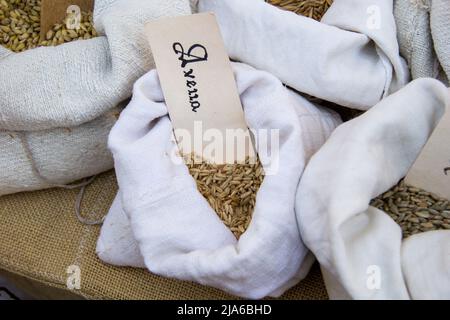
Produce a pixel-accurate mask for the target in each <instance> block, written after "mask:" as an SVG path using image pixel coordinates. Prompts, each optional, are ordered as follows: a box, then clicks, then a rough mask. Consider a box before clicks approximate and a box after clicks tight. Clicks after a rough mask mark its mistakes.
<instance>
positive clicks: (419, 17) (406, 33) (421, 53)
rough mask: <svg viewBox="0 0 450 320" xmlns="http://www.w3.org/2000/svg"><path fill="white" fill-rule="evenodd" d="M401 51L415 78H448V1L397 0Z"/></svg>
mask: <svg viewBox="0 0 450 320" xmlns="http://www.w3.org/2000/svg"><path fill="white" fill-rule="evenodd" d="M394 14H395V20H396V23H397V27H398V41H399V44H400V52H401V53H402V55H403V56H404V57H405V59H406V60H407V61H408V64H409V67H410V68H411V75H412V77H413V78H414V79H416V78H423V77H432V78H438V79H440V80H442V81H443V82H444V83H447V84H448V82H449V79H450V42H449V37H450V1H448V0H433V1H431V0H396V1H395V10H394Z"/></svg>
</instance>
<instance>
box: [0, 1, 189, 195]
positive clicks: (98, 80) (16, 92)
mask: <svg viewBox="0 0 450 320" xmlns="http://www.w3.org/2000/svg"><path fill="white" fill-rule="evenodd" d="M95 4H96V7H95V12H94V18H95V27H96V29H97V31H98V32H99V34H100V35H101V36H100V37H97V38H95V39H91V40H79V41H75V42H71V43H67V44H64V45H60V46H57V47H42V48H36V49H33V50H28V51H26V52H23V53H12V52H10V51H8V50H7V49H5V48H3V47H1V46H0V195H3V194H7V193H13V192H18V191H29V190H36V189H42V188H48V187H52V186H54V185H57V184H67V183H70V182H72V181H74V180H78V179H81V178H84V177H86V176H90V175H94V174H97V173H100V172H102V171H105V170H109V169H111V168H112V165H113V160H112V157H111V154H110V153H109V151H108V150H107V147H106V142H107V136H108V134H109V130H110V129H111V127H112V125H113V124H114V123H115V121H116V117H115V116H114V114H117V113H118V112H119V111H120V110H118V109H116V107H117V106H118V104H119V103H121V102H122V101H124V100H126V99H127V98H129V97H130V96H131V93H132V86H133V83H134V82H135V81H136V80H137V79H138V78H139V77H141V76H142V75H143V74H144V73H145V72H147V71H148V70H150V69H151V68H153V67H154V62H153V58H152V56H151V53H150V49H149V46H148V43H147V40H146V39H145V36H144V32H143V31H144V23H145V22H147V21H149V20H152V19H156V18H160V17H165V16H175V15H180V14H189V13H190V5H189V1H188V0H169V1H168V0H152V1H139V0H126V1H125V0H97V1H95ZM19 136H20V137H25V139H26V140H27V143H25V144H24V143H22V142H23V141H21V140H22V139H19V138H18V137H19ZM26 145H29V148H26ZM27 149H29V150H27ZM30 151H31V152H30ZM30 153H31V157H30ZM37 172H40V173H39V174H38V173H37Z"/></svg>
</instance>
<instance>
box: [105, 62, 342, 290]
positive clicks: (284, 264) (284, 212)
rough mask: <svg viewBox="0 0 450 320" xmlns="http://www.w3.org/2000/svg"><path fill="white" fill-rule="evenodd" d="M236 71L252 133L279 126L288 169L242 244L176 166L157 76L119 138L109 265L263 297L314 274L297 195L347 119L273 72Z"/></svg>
mask: <svg viewBox="0 0 450 320" xmlns="http://www.w3.org/2000/svg"><path fill="white" fill-rule="evenodd" d="M233 68H234V71H235V77H236V82H237V87H238V91H239V93H240V97H241V100H242V104H243V106H244V112H245V117H246V120H247V123H248V125H249V127H250V128H251V129H279V130H280V143H279V146H280V150H279V161H280V163H279V169H278V171H277V172H276V173H275V174H271V175H267V176H266V177H265V180H264V182H263V184H262V186H261V188H260V190H259V192H258V194H257V199H256V207H255V211H254V214H253V218H252V221H251V224H250V226H249V228H248V230H247V231H246V232H245V233H244V234H243V235H242V236H241V238H240V239H239V241H237V240H236V238H235V237H234V235H233V234H232V233H231V231H230V230H229V229H228V228H227V227H226V226H225V225H224V224H223V222H222V221H221V220H220V219H219V218H218V216H217V214H216V213H215V212H214V210H213V209H212V208H211V207H210V206H209V205H208V203H207V201H206V200H205V199H204V198H203V197H202V195H201V194H200V193H199V191H198V190H197V186H196V183H195V181H194V179H193V178H192V177H191V176H190V174H189V171H188V169H187V167H186V165H185V164H184V163H181V164H178V165H176V164H174V163H173V161H172V160H171V157H170V154H172V152H171V150H172V149H173V147H174V142H173V141H172V139H171V137H172V125H171V122H170V120H169V118H168V115H167V108H166V105H165V103H164V99H163V93H162V91H161V87H160V84H159V81H158V77H157V74H156V72H155V71H152V72H150V73H149V74H147V75H145V76H144V77H143V78H141V79H140V80H139V81H138V82H136V84H135V87H134V95H133V99H132V101H131V103H130V105H129V106H128V107H127V108H126V109H125V110H124V111H123V113H122V114H121V116H120V119H119V120H118V122H117V124H116V125H115V126H114V128H113V129H112V131H111V134H110V138H109V146H110V149H111V151H112V152H113V155H114V160H115V165H116V172H117V178H118V182H119V187H120V192H119V195H118V196H117V198H116V201H115V203H114V205H113V207H112V208H111V211H110V212H109V214H108V217H107V218H106V221H105V223H104V225H103V227H102V231H101V235H100V238H99V240H98V245H97V253H98V255H99V257H100V259H102V260H103V261H105V262H108V263H112V264H116V265H122V266H123V265H129V266H143V265H144V264H145V266H146V267H147V268H148V269H149V270H150V271H151V272H153V273H156V274H159V275H162V276H166V277H173V278H177V279H181V280H189V281H195V282H198V283H200V284H204V285H209V286H213V287H216V288H220V289H223V290H224V291H227V292H229V293H231V294H234V295H238V296H242V297H247V298H255V299H257V298H262V297H265V296H268V295H271V296H279V295H281V294H282V293H283V292H284V291H285V290H287V289H289V288H290V287H292V286H293V285H295V284H296V283H297V282H298V281H299V280H301V279H302V278H303V277H305V276H306V274H307V272H308V271H309V268H310V266H311V264H312V262H313V261H314V259H313V257H312V255H310V254H309V253H308V250H307V249H306V248H305V247H304V246H303V244H302V241H301V238H300V234H299V231H298V227H297V224H296V218H295V213H294V200H295V192H296V188H297V185H298V182H299V179H300V176H301V174H302V172H303V169H304V166H305V164H306V161H307V160H308V159H309V157H311V155H312V154H313V153H314V152H315V151H316V150H317V149H318V148H319V147H320V146H321V145H322V144H323V143H324V142H325V140H326V139H327V137H328V136H329V134H330V133H331V132H332V130H333V129H334V128H335V127H336V126H337V125H338V124H339V123H340V118H339V116H337V115H336V114H335V113H333V112H331V111H327V110H326V109H323V108H320V107H316V106H314V105H313V104H311V103H310V102H308V101H307V100H306V99H304V98H303V97H301V96H299V95H298V94H296V93H294V92H293V91H290V90H289V89H287V88H285V87H284V86H283V84H282V83H281V82H280V81H279V80H277V79H276V78H275V77H273V76H272V75H270V74H268V73H266V72H262V71H257V70H255V69H253V68H251V67H249V66H246V65H242V64H234V65H233ZM256 140H257V141H258V136H257V135H256ZM257 145H258V144H257ZM269 153H270V151H269ZM263 165H264V163H263ZM120 203H122V205H121V204H120ZM122 208H123V210H122ZM128 219H129V222H128ZM134 239H136V240H134ZM134 241H135V243H134V244H133V242H134ZM136 248H138V249H136Z"/></svg>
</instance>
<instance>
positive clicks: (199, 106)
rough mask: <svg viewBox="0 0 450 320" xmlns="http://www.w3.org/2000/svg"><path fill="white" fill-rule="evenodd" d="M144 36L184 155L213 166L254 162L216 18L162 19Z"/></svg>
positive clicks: (147, 29)
mask: <svg viewBox="0 0 450 320" xmlns="http://www.w3.org/2000/svg"><path fill="white" fill-rule="evenodd" d="M145 32H146V34H147V36H148V40H149V43H150V47H151V50H152V53H153V57H154V60H155V63H156V67H157V70H158V75H159V79H160V82H161V87H162V89H163V93H164V97H165V101H166V103H167V107H168V110H169V115H170V118H171V121H172V124H173V127H174V133H175V138H176V140H177V142H178V146H179V148H180V150H181V151H182V153H183V154H184V155H186V154H191V153H194V154H195V155H196V156H200V157H203V158H204V159H206V160H208V161H211V162H213V163H233V162H235V161H238V162H240V161H241V160H242V159H243V158H245V157H246V156H250V157H254V156H255V151H254V149H253V144H252V141H251V138H250V133H249V130H248V127H247V124H246V121H245V118H244V112H243V109H242V105H241V101H240V97H239V93H238V90H237V86H236V81H235V78H234V74H233V70H232V68H231V63H230V60H229V58H228V55H227V53H226V50H225V45H224V43H223V39H222V36H221V34H220V30H219V26H218V24H217V21H216V18H215V16H214V14H212V13H201V14H196V15H189V16H181V17H175V18H163V19H160V20H156V21H152V22H149V23H148V24H146V26H145ZM232 135H236V136H235V137H234V139H231V138H230V137H231V136H232ZM186 136H188V137H186ZM227 137H228V138H227ZM231 140H234V141H231ZM208 142H210V143H208ZM212 149H214V151H212ZM231 150H233V151H232V152H231Z"/></svg>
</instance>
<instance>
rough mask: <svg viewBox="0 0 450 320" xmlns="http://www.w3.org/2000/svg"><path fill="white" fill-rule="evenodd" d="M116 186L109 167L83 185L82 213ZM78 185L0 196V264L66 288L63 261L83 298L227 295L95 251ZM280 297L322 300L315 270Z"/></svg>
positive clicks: (98, 210) (107, 199)
mask: <svg viewBox="0 0 450 320" xmlns="http://www.w3.org/2000/svg"><path fill="white" fill-rule="evenodd" d="M116 191H117V184H116V180H115V175H114V173H113V172H108V173H105V174H102V175H101V176H99V177H98V178H97V179H96V180H95V181H94V182H93V184H91V185H90V186H89V187H87V189H86V193H85V197H84V201H83V206H82V212H83V214H84V215H85V218H88V219H91V220H96V219H98V218H101V216H102V215H105V214H106V213H107V212H108V208H109V206H110V205H111V203H112V200H113V198H114V196H115V194H116ZM77 194H78V190H61V189H50V190H45V191H38V192H31V193H20V194H15V195H9V196H4V197H1V198H0V269H3V270H5V271H7V272H9V273H12V274H15V275H19V276H21V277H25V278H27V279H30V280H32V281H35V282H39V283H41V284H44V285H46V286H49V287H53V288H57V289H64V290H67V286H66V283H67V277H68V276H70V274H68V273H67V268H68V267H69V266H78V267H79V268H80V271H81V289H80V290H76V291H74V293H76V294H78V295H80V296H82V297H84V298H89V299H186V300H189V299H233V298H235V297H232V296H230V295H227V294H225V293H223V292H222V291H219V290H216V289H213V288H209V287H205V286H201V285H197V284H194V283H189V282H182V281H177V280H172V279H167V278H162V277H159V276H155V275H153V274H150V273H149V272H148V271H146V270H141V269H133V268H117V267H113V266H109V265H106V264H104V263H102V262H101V261H100V260H99V259H98V258H97V256H96V255H95V244H96V241H97V237H98V235H99V231H100V227H99V226H87V225H83V224H81V223H80V222H79V221H78V219H77V218H76V215H75V213H74V204H75V199H76V197H77ZM282 298H283V299H327V293H326V290H325V286H324V284H323V281H322V277H321V274H320V270H319V268H318V267H317V266H315V267H314V268H313V270H312V271H311V273H310V274H309V276H308V277H307V278H306V279H305V280H304V281H302V282H301V283H300V284H299V285H298V286H296V287H295V288H293V289H291V290H290V291H289V292H287V293H286V294H285V295H284V296H283V297H282Z"/></svg>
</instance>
